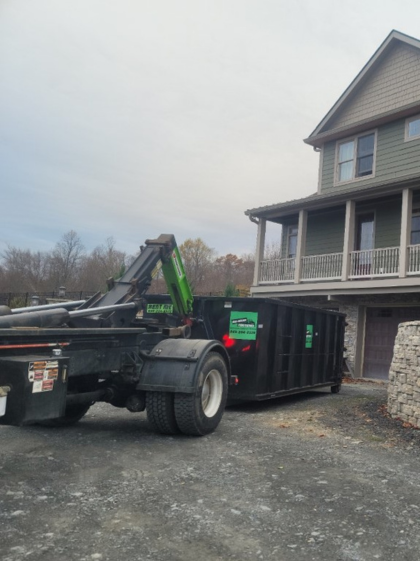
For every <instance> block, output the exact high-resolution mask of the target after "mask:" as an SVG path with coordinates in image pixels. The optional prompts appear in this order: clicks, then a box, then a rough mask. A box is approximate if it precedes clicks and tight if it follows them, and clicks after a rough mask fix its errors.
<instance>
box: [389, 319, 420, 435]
mask: <svg viewBox="0 0 420 561" xmlns="http://www.w3.org/2000/svg"><path fill="white" fill-rule="evenodd" d="M388 412H389V414H390V415H391V417H393V418H399V419H401V420H402V421H405V422H407V423H411V424H413V425H415V426H416V427H420V321H410V322H407V323H401V324H400V326H399V328H398V334H397V337H396V339H395V344H394V356H393V358H392V363H391V368H390V370H389V384H388Z"/></svg>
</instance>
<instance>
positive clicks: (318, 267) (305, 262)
mask: <svg viewBox="0 0 420 561" xmlns="http://www.w3.org/2000/svg"><path fill="white" fill-rule="evenodd" d="M342 267H343V254H342V253H327V254H325V255H308V256H305V257H302V275H301V280H303V281H308V280H310V281H318V280H337V279H340V278H341V270H342Z"/></svg>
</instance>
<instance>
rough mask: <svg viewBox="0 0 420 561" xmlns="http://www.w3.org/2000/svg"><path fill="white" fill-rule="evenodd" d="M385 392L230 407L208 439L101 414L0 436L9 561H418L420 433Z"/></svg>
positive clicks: (364, 387)
mask: <svg viewBox="0 0 420 561" xmlns="http://www.w3.org/2000/svg"><path fill="white" fill-rule="evenodd" d="M385 403H386V386H385V385H383V384H373V383H371V384H370V383H352V384H344V385H343V388H342V391H341V393H340V394H338V395H332V394H330V393H329V392H327V391H323V392H322V391H318V392H311V393H306V394H301V395H298V396H292V397H288V398H283V399H278V400H274V401H270V402H265V403H254V404H248V405H242V406H236V407H231V408H229V409H228V410H227V411H226V413H225V415H224V417H223V420H222V423H221V425H220V426H219V428H218V429H217V431H216V432H215V433H213V434H212V435H210V436H208V437H204V438H191V437H184V436H179V437H173V438H172V437H164V436H160V435H155V434H153V433H151V432H150V430H149V428H148V426H147V421H146V417H145V415H144V414H139V415H134V414H130V413H128V412H127V411H125V410H119V409H114V408H110V407H109V406H106V405H95V406H94V407H93V408H92V409H91V411H90V412H89V413H88V415H87V416H86V417H85V418H84V419H83V420H82V421H81V422H80V423H79V424H78V425H76V426H74V427H72V428H66V429H46V428H42V427H27V428H15V427H0V482H1V485H0V489H1V493H0V559H1V561H20V560H24V559H25V560H26V559H28V560H30V561H38V560H39V561H41V560H42V561H57V560H60V561H67V560H69V561H70V560H72V561H73V560H74V561H76V560H77V561H91V560H95V559H96V560H103V561H121V560H122V559H133V560H143V559H152V560H156V561H178V560H179V561H181V560H182V561H189V560H191V561H193V560H194V561H197V560H206V561H207V560H209V561H213V560H225V559H237V560H241V561H242V560H254V559H273V560H274V559H275V560H286V561H288V560H306V559H308V560H310V559H312V560H323V561H324V560H325V561H328V560H331V561H337V560H366V561H372V560H374V559H382V560H387V561H390V560H391V561H392V560H394V559H395V560H397V559H398V561H400V560H413V561H417V560H418V559H419V558H420V521H419V516H418V515H419V512H420V478H419V477H418V472H419V467H418V466H419V463H418V460H419V451H420V431H417V430H414V429H412V428H410V427H404V426H403V424H402V423H400V422H398V421H392V420H390V419H389V418H388V417H386V415H385V414H384V410H383V405H384V404H385Z"/></svg>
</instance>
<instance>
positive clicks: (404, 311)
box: [363, 307, 420, 379]
mask: <svg viewBox="0 0 420 561" xmlns="http://www.w3.org/2000/svg"><path fill="white" fill-rule="evenodd" d="M414 320H420V307H419V308H416V307H410V308H367V310H366V330H365V352H364V364H363V376H364V377H366V378H384V379H388V373H389V367H390V366H391V361H392V353H393V349H394V341H395V336H396V335H397V331H398V325H399V324H400V323H402V322H403V321H414Z"/></svg>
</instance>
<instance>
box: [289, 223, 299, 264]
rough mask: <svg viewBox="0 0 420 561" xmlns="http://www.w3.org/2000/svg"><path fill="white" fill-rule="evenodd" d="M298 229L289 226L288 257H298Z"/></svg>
mask: <svg viewBox="0 0 420 561" xmlns="http://www.w3.org/2000/svg"><path fill="white" fill-rule="evenodd" d="M297 236H298V227H297V226H289V227H288V229H287V257H289V258H290V257H296V249H297Z"/></svg>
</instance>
